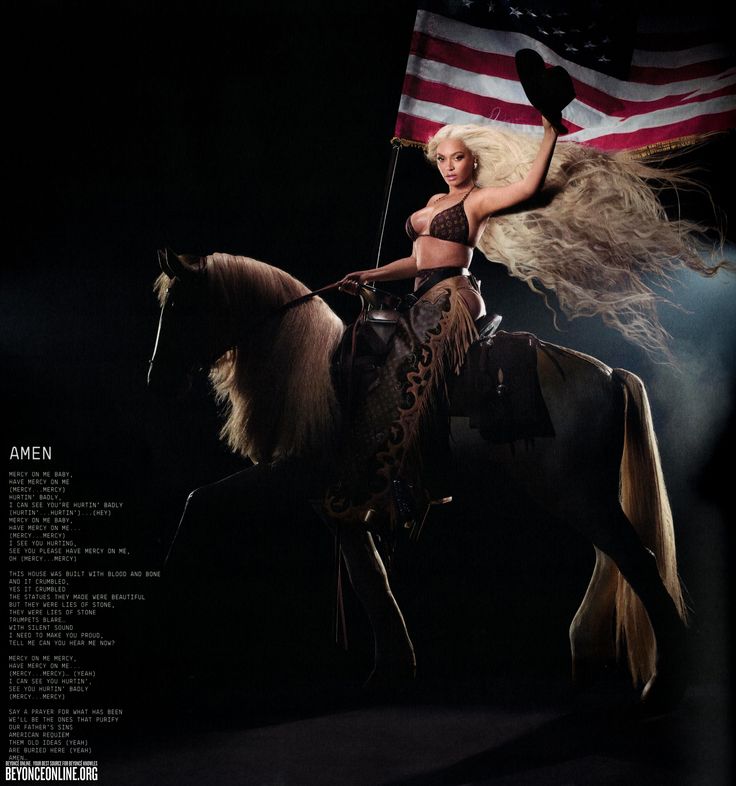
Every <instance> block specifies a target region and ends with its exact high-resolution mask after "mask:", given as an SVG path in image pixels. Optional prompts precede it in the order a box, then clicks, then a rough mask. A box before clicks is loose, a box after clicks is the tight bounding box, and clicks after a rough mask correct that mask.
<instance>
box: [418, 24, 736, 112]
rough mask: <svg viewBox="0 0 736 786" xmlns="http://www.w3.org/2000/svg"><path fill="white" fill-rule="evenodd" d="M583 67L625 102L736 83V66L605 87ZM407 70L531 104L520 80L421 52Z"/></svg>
mask: <svg viewBox="0 0 736 786" xmlns="http://www.w3.org/2000/svg"><path fill="white" fill-rule="evenodd" d="M530 40H531V39H530ZM580 70H584V71H585V72H586V76H587V77H588V78H587V80H586V79H580V77H579V76H578V77H577V78H578V79H580V81H582V82H585V83H586V84H588V85H590V86H591V87H593V88H594V89H595V90H600V91H601V92H604V93H607V94H608V95H610V96H613V97H614V98H618V99H621V100H622V101H657V100H659V99H662V98H667V97H668V96H672V95H677V96H681V95H685V97H689V96H692V97H695V96H698V95H700V94H705V93H712V92H713V91H714V90H718V89H721V88H724V87H729V86H730V85H733V84H736V68H733V69H731V70H729V71H727V72H725V73H724V74H721V75H719V77H718V78H717V79H715V78H713V77H706V78H702V79H690V80H687V81H686V82H673V83H670V84H667V85H643V84H639V83H633V82H622V81H620V80H618V79H613V78H612V77H609V79H610V80H611V81H612V82H613V84H612V85H605V86H604V84H601V83H602V82H603V80H602V79H601V75H600V74H599V73H598V72H596V71H592V70H590V69H580ZM406 72H407V73H408V74H411V75H412V76H417V77H419V78H421V79H425V80H427V81H428V82H438V83H439V84H444V85H449V86H450V87H454V88H457V89H458V90H465V91H466V92H469V93H475V94H476V95H480V96H488V97H491V98H500V99H501V100H503V101H510V102H512V103H516V104H525V103H528V101H527V99H526V95H525V94H524V90H523V88H522V87H521V84H520V83H519V82H516V81H513V80H511V79H503V78H501V77H496V76H487V75H486V74H479V73H477V72H475V71H466V70H465V69H463V68H457V67H456V66H451V65H447V64H445V63H441V62H439V61H437V60H428V59H427V58H422V57H418V56H417V55H409V60H408V62H407V65H406Z"/></svg>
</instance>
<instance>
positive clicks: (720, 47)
mask: <svg viewBox="0 0 736 786" xmlns="http://www.w3.org/2000/svg"><path fill="white" fill-rule="evenodd" d="M730 54H733V53H732V52H731V50H730V49H729V48H728V47H727V46H726V44H703V46H695V47H693V48H692V49H675V50H672V51H666V52H656V51H653V50H648V49H635V50H634V52H633V54H632V56H631V64H632V65H635V66H641V67H643V68H678V67H680V66H688V65H694V64H696V63H707V62H708V61H709V60H720V59H721V58H724V57H728V56H729V55H730Z"/></svg>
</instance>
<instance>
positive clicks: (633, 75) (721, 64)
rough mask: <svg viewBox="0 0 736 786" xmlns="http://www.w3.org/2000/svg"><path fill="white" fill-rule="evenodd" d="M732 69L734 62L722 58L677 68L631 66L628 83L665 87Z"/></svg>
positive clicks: (727, 58)
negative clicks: (671, 83)
mask: <svg viewBox="0 0 736 786" xmlns="http://www.w3.org/2000/svg"><path fill="white" fill-rule="evenodd" d="M733 67H734V60H733V58H730V57H723V58H721V59H719V60H709V61H707V62H704V63H693V64H691V65H684V66H680V67H679V68H654V67H652V66H635V65H632V66H631V71H630V72H629V80H628V81H629V82H635V83H637V84H645V85H666V84H669V83H670V82H685V81H687V80H688V79H703V78H705V77H708V76H716V75H717V74H721V73H723V72H724V71H726V70H727V69H729V68H733Z"/></svg>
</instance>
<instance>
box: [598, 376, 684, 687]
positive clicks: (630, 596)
mask: <svg viewBox="0 0 736 786" xmlns="http://www.w3.org/2000/svg"><path fill="white" fill-rule="evenodd" d="M614 376H615V378H617V379H618V380H619V381H620V382H621V386H622V388H623V392H624V399H625V427H624V448H623V456H622V459H621V478H620V483H621V485H620V499H621V507H622V508H623V511H624V513H625V514H626V516H627V517H628V518H629V520H630V521H631V523H632V525H633V526H634V529H635V530H636V532H637V534H638V535H639V538H640V539H641V541H642V543H643V544H644V546H645V547H646V548H648V549H650V550H651V551H652V552H653V554H654V556H655V557H656V560H657V567H658V569H659V574H660V576H661V578H662V581H663V582H664V585H665V587H666V588H667V591H668V592H669V594H670V596H671V597H672V600H673V601H674V602H675V605H676V607H677V610H678V612H679V614H680V616H681V617H682V619H683V620H685V619H686V616H687V611H686V606H685V600H684V598H683V594H682V587H681V585H680V579H679V577H678V574H677V556H676V552H675V533H674V526H673V523H672V510H671V508H670V503H669V499H668V496H667V489H666V487H665V483H664V476H663V474H662V464H661V461H660V457H659V449H658V447H657V438H656V436H655V433H654V428H653V425H652V413H651V409H650V407H649V399H648V397H647V393H646V390H645V388H644V383H643V382H642V381H641V380H640V379H639V377H637V376H636V375H635V374H632V373H631V372H629V371H626V370H624V369H615V370H614ZM616 645H617V648H618V649H619V651H621V649H622V648H623V646H625V647H626V651H627V659H628V664H629V669H630V671H631V676H632V677H633V679H634V682H638V681H642V682H646V681H647V680H648V679H649V678H650V677H651V676H652V675H653V674H654V670H655V662H656V661H655V658H656V642H655V638H654V632H653V631H652V627H651V625H650V623H649V617H648V616H647V613H646V611H645V610H644V606H643V605H642V603H641V601H640V600H639V598H638V597H637V596H636V594H635V593H634V591H633V590H632V589H631V586H630V585H629V584H628V583H627V582H626V581H625V580H624V578H623V576H621V574H620V573H619V574H618V579H617V587H616Z"/></svg>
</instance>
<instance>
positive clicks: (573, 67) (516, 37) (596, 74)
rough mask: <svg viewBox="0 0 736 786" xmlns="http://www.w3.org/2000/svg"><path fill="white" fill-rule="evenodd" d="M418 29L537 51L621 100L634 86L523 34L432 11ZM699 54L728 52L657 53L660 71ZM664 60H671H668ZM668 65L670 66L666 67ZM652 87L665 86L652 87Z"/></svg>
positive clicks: (505, 51)
mask: <svg viewBox="0 0 736 786" xmlns="http://www.w3.org/2000/svg"><path fill="white" fill-rule="evenodd" d="M414 29H415V30H417V31H419V32H421V33H425V34H426V35H430V36H432V37H433V38H438V39H441V40H443V41H448V42H449V43H453V44H460V45H461V46H467V47H470V48H471V49H476V50H477V51H479V52H486V53H488V54H489V55H505V56H507V57H513V56H514V55H515V54H516V52H518V50H519V49H534V50H535V51H536V52H538V53H539V54H540V55H541V56H542V58H543V59H544V60H545V62H547V63H550V64H551V65H561V66H563V67H564V68H565V69H566V70H567V71H568V72H569V74H570V76H571V77H572V78H573V79H579V80H580V81H581V82H586V83H587V84H590V82H591V81H594V82H597V83H598V84H600V85H601V88H602V89H604V90H605V91H606V92H607V93H610V94H611V95H616V96H618V97H622V95H621V92H622V90H624V89H629V86H630V85H631V84H632V83H631V82H625V81H622V80H620V79H616V78H615V77H612V76H608V75H607V74H602V73H601V72H600V71H594V70H593V69H590V68H585V67H584V66H581V65H578V64H577V63H573V62H571V61H570V60H566V59H565V58H564V57H561V56H560V55H558V54H557V53H556V52H554V51H553V50H552V49H550V48H549V47H547V46H545V45H544V44H543V43H541V42H540V41H537V40H536V39H535V38H531V37H530V36H527V35H524V34H523V33H512V32H503V34H502V35H496V34H494V32H493V31H488V30H485V29H483V28H478V27H474V26H472V25H468V24H465V23H464V22H457V21H456V20H454V19H448V18H447V17H444V16H438V15H437V14H432V13H430V12H429V11H419V12H418V13H417V19H416V24H415V26H414ZM707 50H710V53H707ZM695 52H697V53H698V59H697V60H693V61H692V62H705V61H708V60H715V59H718V58H720V57H723V56H724V55H725V54H727V53H728V50H726V49H725V48H724V46H722V45H713V46H700V47H695V48H693V49H685V50H679V51H675V52H662V53H656V54H661V56H662V58H663V60H662V62H661V63H660V64H658V67H671V68H674V67H677V66H680V65H688V64H690V62H689V61H688V59H687V58H688V56H689V55H688V53H695ZM654 54H655V53H652V52H646V53H642V57H644V58H647V57H648V58H652V57H654ZM664 58H669V59H668V60H665V59H664ZM665 63H666V64H667V65H666V66H665ZM637 65H644V63H637ZM591 75H592V76H591ZM652 87H662V86H661V85H652Z"/></svg>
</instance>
